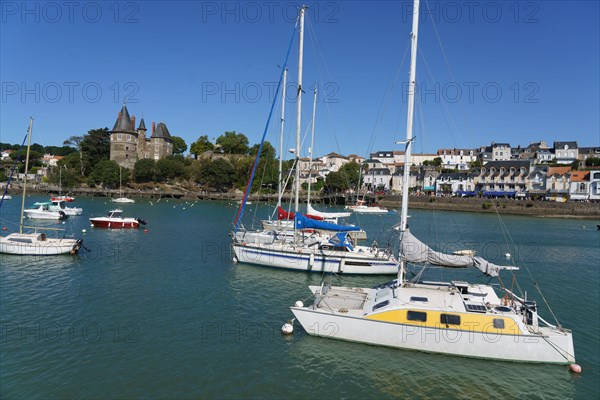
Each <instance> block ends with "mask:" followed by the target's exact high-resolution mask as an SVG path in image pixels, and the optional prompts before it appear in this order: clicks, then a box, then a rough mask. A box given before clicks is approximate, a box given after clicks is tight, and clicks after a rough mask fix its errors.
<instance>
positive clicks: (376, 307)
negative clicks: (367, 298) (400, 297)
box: [373, 300, 390, 311]
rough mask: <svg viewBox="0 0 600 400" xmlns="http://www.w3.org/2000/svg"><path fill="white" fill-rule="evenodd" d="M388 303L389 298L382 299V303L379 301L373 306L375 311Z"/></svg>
mask: <svg viewBox="0 0 600 400" xmlns="http://www.w3.org/2000/svg"><path fill="white" fill-rule="evenodd" d="M388 304H390V301H389V300H385V301H382V302H381V303H377V304H375V305H374V306H373V311H375V310H379V309H380V308H383V307H385V306H387V305H388Z"/></svg>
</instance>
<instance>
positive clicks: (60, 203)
mask: <svg viewBox="0 0 600 400" xmlns="http://www.w3.org/2000/svg"><path fill="white" fill-rule="evenodd" d="M65 201H66V200H52V204H51V205H50V211H63V212H64V213H65V214H67V215H69V216H72V215H81V214H82V213H83V208H81V207H67V206H65Z"/></svg>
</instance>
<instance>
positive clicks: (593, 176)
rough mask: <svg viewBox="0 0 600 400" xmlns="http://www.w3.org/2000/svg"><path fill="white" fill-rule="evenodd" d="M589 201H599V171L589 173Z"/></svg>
mask: <svg viewBox="0 0 600 400" xmlns="http://www.w3.org/2000/svg"><path fill="white" fill-rule="evenodd" d="M590 200H595V201H600V170H593V171H590Z"/></svg>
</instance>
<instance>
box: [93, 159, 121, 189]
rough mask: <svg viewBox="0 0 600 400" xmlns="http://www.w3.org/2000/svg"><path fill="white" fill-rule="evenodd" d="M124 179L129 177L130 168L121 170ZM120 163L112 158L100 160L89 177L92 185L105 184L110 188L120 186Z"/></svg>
mask: <svg viewBox="0 0 600 400" xmlns="http://www.w3.org/2000/svg"><path fill="white" fill-rule="evenodd" d="M121 175H122V181H123V182H127V180H128V179H129V170H128V169H127V168H123V169H122V170H121ZM119 178H120V176H119V164H117V163H116V162H115V161H112V160H100V161H98V162H97V163H96V165H95V166H94V169H93V171H92V173H91V174H90V175H89V177H88V184H89V185H90V186H103V187H108V188H116V187H119V183H120V182H119Z"/></svg>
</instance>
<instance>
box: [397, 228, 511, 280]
mask: <svg viewBox="0 0 600 400" xmlns="http://www.w3.org/2000/svg"><path fill="white" fill-rule="evenodd" d="M400 256H401V258H402V259H403V260H405V261H407V262H412V263H422V264H423V263H426V264H431V265H439V266H441V267H450V268H467V267H475V268H477V269H479V270H480V271H481V272H483V273H484V274H486V275H489V276H498V273H499V271H500V270H501V269H514V267H506V266H501V265H496V264H493V263H491V262H489V261H487V260H486V259H484V258H482V257H474V256H464V255H455V254H445V253H441V252H439V251H435V250H433V249H431V247H429V246H427V245H426V244H425V243H423V242H421V241H420V240H419V239H417V238H416V237H415V236H413V235H412V234H411V233H410V231H409V230H408V229H407V230H406V231H405V232H404V233H403V234H402V240H401V241H400Z"/></svg>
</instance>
